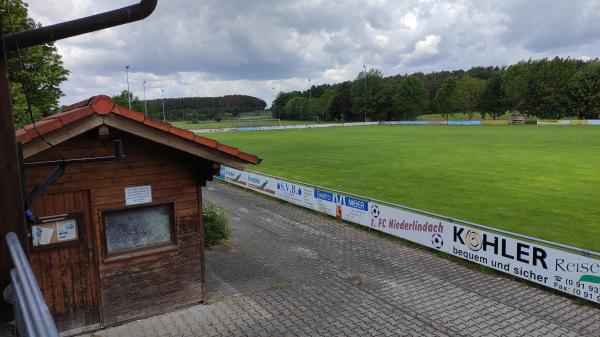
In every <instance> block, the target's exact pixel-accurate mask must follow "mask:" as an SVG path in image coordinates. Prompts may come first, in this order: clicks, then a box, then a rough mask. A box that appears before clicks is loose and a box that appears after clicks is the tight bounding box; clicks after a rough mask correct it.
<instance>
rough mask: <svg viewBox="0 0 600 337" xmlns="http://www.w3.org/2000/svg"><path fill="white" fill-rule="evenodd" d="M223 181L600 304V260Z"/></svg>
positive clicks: (231, 174) (248, 179) (239, 176)
mask: <svg viewBox="0 0 600 337" xmlns="http://www.w3.org/2000/svg"><path fill="white" fill-rule="evenodd" d="M220 178H221V179H223V180H225V181H228V182H231V183H233V184H236V185H238V186H243V187H246V188H249V189H252V190H255V191H258V192H260V193H264V194H269V195H271V196H273V195H274V196H275V197H276V198H278V199H281V200H285V201H287V202H290V203H293V204H295V205H299V206H302V207H306V208H309V209H312V210H315V211H318V212H322V213H325V214H327V215H330V216H335V217H337V218H338V219H341V220H346V221H350V222H353V223H356V224H360V225H363V226H366V227H369V228H373V229H376V230H378V231H381V232H384V233H387V234H390V235H393V236H396V237H399V238H402V239H405V240H409V241H412V242H414V243H417V244H420V245H423V246H427V247H431V248H434V249H437V250H440V251H442V252H445V253H448V254H450V255H454V256H457V257H460V258H462V259H465V260H468V261H471V262H474V263H478V264H480V265H484V266H487V267H489V268H493V269H495V270H498V271H501V272H504V273H507V274H510V275H514V276H516V277H518V278H521V279H525V280H528V281H532V282H535V283H538V284H542V285H544V286H547V287H550V288H553V289H556V290H559V291H562V292H564V293H567V294H571V295H575V296H577V297H581V298H584V299H587V300H590V301H593V302H596V303H600V260H598V259H594V258H590V257H585V256H582V255H578V254H574V253H571V252H567V251H563V250H559V249H555V248H550V247H546V246H542V245H539V244H536V243H532V242H527V241H522V240H518V239H514V238H511V237H508V236H505V235H499V234H496V233H493V232H490V231H484V230H480V229H477V228H473V227H469V226H465V225H462V224H457V223H452V222H449V221H445V220H440V219H437V218H434V217H429V216H425V215H421V214H418V213H414V212H409V211H406V210H402V209H400V208H395V207H391V206H388V205H384V204H381V203H377V202H373V201H371V200H368V199H363V198H360V197H356V196H353V195H345V194H340V193H336V192H332V191H328V190H323V189H319V188H316V187H309V186H304V185H301V184H297V183H292V182H289V181H286V180H283V179H278V178H273V177H268V176H264V175H261V174H257V173H254V172H245V171H240V170H236V169H233V168H230V167H227V166H224V165H223V166H221V175H220Z"/></svg>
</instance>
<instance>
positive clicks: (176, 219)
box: [16, 96, 260, 333]
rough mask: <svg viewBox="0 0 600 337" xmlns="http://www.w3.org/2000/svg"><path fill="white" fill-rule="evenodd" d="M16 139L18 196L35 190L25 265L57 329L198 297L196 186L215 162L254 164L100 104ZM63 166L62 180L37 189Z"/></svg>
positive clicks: (89, 325) (97, 100)
mask: <svg viewBox="0 0 600 337" xmlns="http://www.w3.org/2000/svg"><path fill="white" fill-rule="evenodd" d="M36 129H37V130H36ZM16 134H17V141H18V142H20V143H22V153H23V158H24V162H25V164H24V166H25V167H26V169H25V170H24V173H25V177H26V178H25V179H24V180H25V181H24V185H25V186H26V190H27V191H30V192H32V191H36V190H37V192H41V193H33V194H30V196H32V195H36V194H37V196H35V198H33V200H31V206H30V211H31V212H32V217H31V221H30V222H29V224H28V226H27V232H28V233H29V235H30V237H29V239H28V244H29V247H27V248H28V250H29V260H30V263H31V266H32V269H33V271H34V273H35V275H36V277H37V278H38V282H39V284H40V287H41V288H42V292H43V294H44V297H45V299H46V301H47V303H48V306H49V308H50V311H51V313H52V314H53V316H54V318H55V320H56V323H57V326H58V327H59V330H61V331H70V332H71V333H75V332H79V331H84V330H90V329H97V328H100V327H105V326H110V325H115V324H118V323H122V322H125V321H129V320H132V319H138V318H141V317H145V316H150V315H155V314H160V313H164V312H168V311H171V310H174V309H176V308H180V307H183V306H188V305H192V304H196V303H201V302H202V301H203V300H204V296H205V292H204V263H203V258H204V255H203V230H202V228H203V226H202V189H201V186H204V185H205V183H206V181H207V180H211V179H212V176H213V175H214V174H215V173H218V171H219V165H220V164H226V165H229V166H232V167H236V168H240V169H243V168H244V167H245V165H247V164H258V163H259V162H260V159H259V158H258V157H256V156H254V155H251V154H248V153H244V152H241V151H239V150H238V149H236V148H234V147H231V146H227V145H225V144H220V143H218V142H216V141H214V140H211V139H208V138H205V137H202V136H198V135H195V134H194V133H192V132H190V131H188V130H183V129H179V128H176V127H173V126H171V125H169V124H166V123H163V122H161V121H159V120H156V119H152V118H149V117H146V116H144V114H143V113H140V112H136V111H132V110H128V109H126V108H124V107H121V106H117V105H115V104H114V103H113V102H112V101H111V100H110V98H108V97H107V96H95V97H92V98H90V99H88V100H85V101H82V102H79V103H76V104H73V105H71V106H67V107H64V108H63V109H62V110H61V111H60V113H58V114H55V115H52V116H50V117H47V118H45V119H43V120H41V121H39V122H37V123H36V128H34V127H33V125H29V126H26V127H25V128H23V129H20V130H18V131H17V133H16ZM115 140H120V141H121V144H122V149H123V153H124V155H125V157H123V158H122V159H121V160H118V158H117V157H118V156H115V154H114V151H115V146H114V141H115ZM50 144H52V145H50ZM90 158H91V159H90ZM103 158H104V159H103ZM63 159H64V160H66V162H69V164H68V165H65V166H64V172H62V174H61V175H60V177H59V178H58V179H52V180H53V181H52V184H49V186H44V184H43V181H44V180H45V179H47V178H48V177H49V176H51V174H52V172H53V171H54V170H56V167H58V166H61V165H62V164H61V163H64V162H63ZM77 159H79V160H77ZM86 159H89V160H86ZM94 159H97V160H94ZM35 163H38V164H37V165H36V164H35ZM59 173H61V172H59ZM54 178H57V177H56V176H55V177H54Z"/></svg>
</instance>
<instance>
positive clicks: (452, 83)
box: [435, 76, 458, 118]
mask: <svg viewBox="0 0 600 337" xmlns="http://www.w3.org/2000/svg"><path fill="white" fill-rule="evenodd" d="M457 86H458V79H457V78H456V77H454V76H450V77H448V78H446V79H445V80H444V82H442V86H441V88H440V90H438V92H437V94H436V95H435V108H436V112H437V113H439V114H441V115H442V116H444V117H445V118H448V116H450V115H452V114H454V113H456V112H458V105H457V103H456V99H455V97H456V87H457Z"/></svg>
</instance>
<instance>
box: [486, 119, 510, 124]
mask: <svg viewBox="0 0 600 337" xmlns="http://www.w3.org/2000/svg"><path fill="white" fill-rule="evenodd" d="M481 124H484V125H508V120H506V119H504V120H502V119H486V120H483V121H481Z"/></svg>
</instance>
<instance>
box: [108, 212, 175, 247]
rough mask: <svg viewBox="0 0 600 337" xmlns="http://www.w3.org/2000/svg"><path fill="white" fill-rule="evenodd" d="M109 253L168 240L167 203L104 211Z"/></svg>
mask: <svg viewBox="0 0 600 337" xmlns="http://www.w3.org/2000/svg"><path fill="white" fill-rule="evenodd" d="M104 230H105V231H106V249H107V251H108V252H109V253H111V252H115V251H119V250H123V249H130V248H137V247H141V246H145V245H149V244H156V243H163V242H168V241H170V240H171V206H170V205H159V206H153V207H145V208H135V209H128V210H122V211H116V212H109V213H105V214H104Z"/></svg>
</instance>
